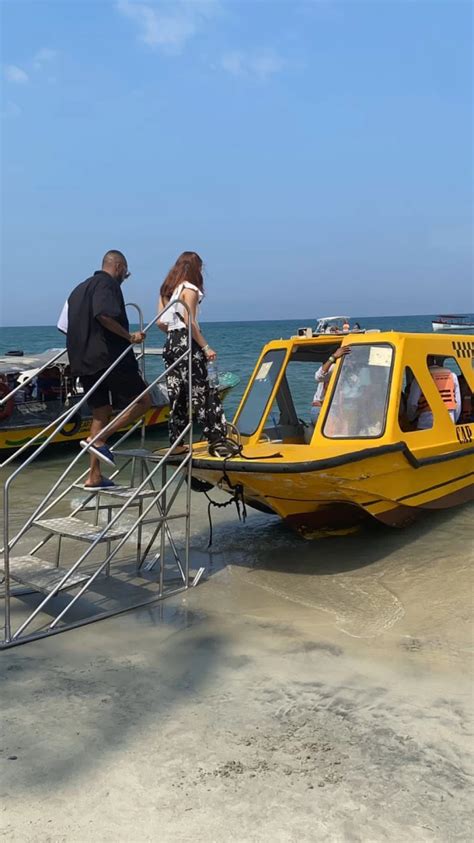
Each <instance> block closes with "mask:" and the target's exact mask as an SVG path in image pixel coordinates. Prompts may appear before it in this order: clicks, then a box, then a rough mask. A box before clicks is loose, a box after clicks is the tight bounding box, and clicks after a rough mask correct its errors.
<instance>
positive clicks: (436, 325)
mask: <svg viewBox="0 0 474 843" xmlns="http://www.w3.org/2000/svg"><path fill="white" fill-rule="evenodd" d="M431 324H432V327H433V331H436V332H438V331H444V332H445V333H446V334H460V333H462V334H473V333H474V325H473V324H472V323H467V324H465V325H460V324H454V323H449V322H432V323H431Z"/></svg>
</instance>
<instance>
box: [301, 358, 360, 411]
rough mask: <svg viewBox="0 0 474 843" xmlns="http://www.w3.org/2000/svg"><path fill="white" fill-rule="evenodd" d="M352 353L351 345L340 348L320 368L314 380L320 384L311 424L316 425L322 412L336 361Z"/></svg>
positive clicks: (315, 394)
mask: <svg viewBox="0 0 474 843" xmlns="http://www.w3.org/2000/svg"><path fill="white" fill-rule="evenodd" d="M350 353H351V347H350V345H344V346H340V347H339V348H338V349H337V350H336V351H335V352H334V354H331V355H330V356H329V357H328V359H327V360H326V362H325V363H323V365H322V366H320V367H319V369H318V370H317V371H316V374H315V376H314V379H315V381H316V383H317V384H318V385H317V387H316V392H315V393H314V397H313V403H312V405H311V424H312V425H315V424H316V422H317V420H318V418H319V414H320V412H321V407H322V406H323V402H324V398H325V395H326V392H327V388H328V386H329V381H330V380H331V375H332V373H333V371H334V365H335V363H336V361H337V360H338V359H339V358H340V357H345V355H346V354H350Z"/></svg>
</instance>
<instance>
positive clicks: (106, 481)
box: [84, 477, 118, 491]
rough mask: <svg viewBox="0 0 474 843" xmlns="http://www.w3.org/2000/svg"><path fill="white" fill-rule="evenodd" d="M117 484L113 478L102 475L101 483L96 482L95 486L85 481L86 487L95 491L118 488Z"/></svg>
mask: <svg viewBox="0 0 474 843" xmlns="http://www.w3.org/2000/svg"><path fill="white" fill-rule="evenodd" d="M117 488H118V487H117V485H116V484H115V483H114V481H113V480H110V478H109V477H102V480H101V481H100V483H95V484H94V485H93V486H88V485H87V483H84V489H86V490H89V489H92V490H93V491H94V490H95V491H97V490H98V489H117Z"/></svg>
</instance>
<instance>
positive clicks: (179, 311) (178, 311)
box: [158, 281, 203, 331]
mask: <svg viewBox="0 0 474 843" xmlns="http://www.w3.org/2000/svg"><path fill="white" fill-rule="evenodd" d="M183 290H194V291H195V292H196V293H197V294H198V296H199V299H198V307H197V308H196V319H195V320H194V321H195V322H196V324H197V325H199V323H198V321H197V315H198V309H199V305H200V304H201V302H202V299H203V294H202V293H201V291H200V289H199V288H198V287H196V286H195V285H194V284H190V283H189V282H188V281H184V283H183V284H178V286H177V287H176V288H175V289H174V290H173V293H172V296H171V298H170V300H169V302H168V304H169V305H170V307H168V310H167V311H165V313H163V314H162V315H161V316H159V317H158V321H159V322H161V323H162V324H163V325H166V328H167V330H168V331H179V330H181V329H182V328H185V327H186V323H185V321H184V314H185V313H186V308H185V306H184V304H183V303H182V302H180V300H179V297H180V296H181V293H182V292H183Z"/></svg>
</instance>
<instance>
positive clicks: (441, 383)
mask: <svg viewBox="0 0 474 843" xmlns="http://www.w3.org/2000/svg"><path fill="white" fill-rule="evenodd" d="M443 362H444V361H443V358H437V357H434V356H433V355H430V356H429V357H428V369H429V371H430V373H431V377H432V378H433V380H434V382H435V385H436V387H437V389H438V392H439V394H440V395H441V398H442V399H443V402H444V404H445V406H446V408H447V410H448V412H449V415H450V416H451V419H452V420H453V422H454V423H456V422H457V420H458V418H459V416H460V414H461V392H460V389H459V381H458V377H457V375H456V374H455V373H454V372H451V370H450V369H447V368H446V367H445V366H443ZM407 417H408V419H409V421H416V428H417V430H429V429H430V428H431V427H433V413H432V412H431V409H430V406H429V404H428V402H427V400H426V398H425V396H424V395H423V393H422V391H421V389H420V387H419V385H418V383H417V381H416V380H413V381H412V384H411V387H410V392H409V393H408V400H407Z"/></svg>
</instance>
